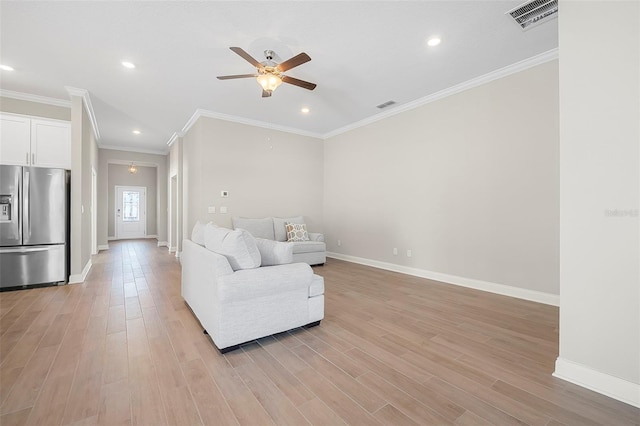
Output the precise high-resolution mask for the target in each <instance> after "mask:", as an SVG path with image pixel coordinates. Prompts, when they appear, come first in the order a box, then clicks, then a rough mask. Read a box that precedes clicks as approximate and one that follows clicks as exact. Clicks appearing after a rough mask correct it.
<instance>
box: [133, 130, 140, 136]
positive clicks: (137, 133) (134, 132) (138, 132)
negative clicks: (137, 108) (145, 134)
mask: <svg viewBox="0 0 640 426" xmlns="http://www.w3.org/2000/svg"><path fill="white" fill-rule="evenodd" d="M132 133H133V134H134V135H139V134H140V133H142V132H140V130H134V131H133V132H132Z"/></svg>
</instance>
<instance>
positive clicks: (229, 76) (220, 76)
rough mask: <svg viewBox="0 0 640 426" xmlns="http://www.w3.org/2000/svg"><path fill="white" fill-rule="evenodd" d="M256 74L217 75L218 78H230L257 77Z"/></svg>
mask: <svg viewBox="0 0 640 426" xmlns="http://www.w3.org/2000/svg"><path fill="white" fill-rule="evenodd" d="M257 76H258V74H236V75H219V76H218V80H231V79H233V78H249V77H257Z"/></svg>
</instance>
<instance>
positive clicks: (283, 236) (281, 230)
mask: <svg viewBox="0 0 640 426" xmlns="http://www.w3.org/2000/svg"><path fill="white" fill-rule="evenodd" d="M287 223H298V224H302V223H304V218H303V217H302V216H296V217H287V218H281V217H274V218H273V231H274V233H275V237H276V241H287V230H286V229H285V225H286V224H287Z"/></svg>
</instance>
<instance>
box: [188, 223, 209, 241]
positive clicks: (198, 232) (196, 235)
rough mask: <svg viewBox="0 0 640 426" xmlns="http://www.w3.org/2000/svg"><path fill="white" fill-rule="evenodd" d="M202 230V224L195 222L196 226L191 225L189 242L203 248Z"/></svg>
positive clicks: (203, 226)
mask: <svg viewBox="0 0 640 426" xmlns="http://www.w3.org/2000/svg"><path fill="white" fill-rule="evenodd" d="M209 223H211V222H209ZM204 228H205V225H204V223H202V222H200V221H197V222H196V224H195V225H193V231H191V241H193V242H194V243H196V244H199V245H201V246H203V245H204Z"/></svg>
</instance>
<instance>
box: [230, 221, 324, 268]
mask: <svg viewBox="0 0 640 426" xmlns="http://www.w3.org/2000/svg"><path fill="white" fill-rule="evenodd" d="M232 222H233V228H234V229H238V228H240V229H246V230H247V231H249V232H250V233H251V235H253V236H254V237H256V238H264V239H267V240H274V241H280V242H286V243H287V244H291V245H292V246H293V262H304V263H308V264H309V265H324V263H325V262H326V260H327V246H326V244H325V242H324V235H323V234H320V233H315V232H309V233H308V234H307V235H308V238H309V239H308V240H306V241H295V242H288V241H287V231H286V229H285V224H287V223H293V224H304V223H305V222H304V218H303V217H302V216H294V217H288V218H279V217H265V218H263V219H249V218H242V217H234V218H232Z"/></svg>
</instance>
